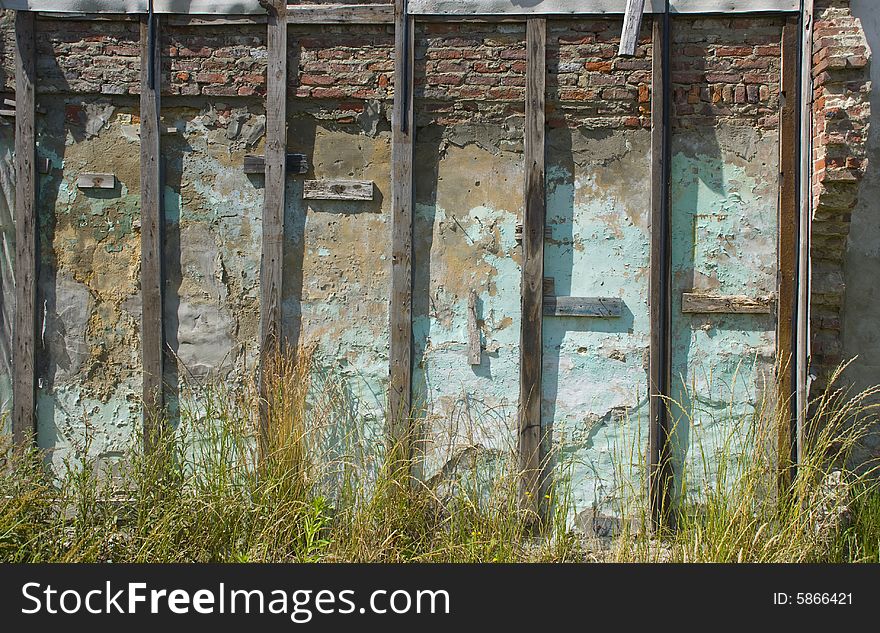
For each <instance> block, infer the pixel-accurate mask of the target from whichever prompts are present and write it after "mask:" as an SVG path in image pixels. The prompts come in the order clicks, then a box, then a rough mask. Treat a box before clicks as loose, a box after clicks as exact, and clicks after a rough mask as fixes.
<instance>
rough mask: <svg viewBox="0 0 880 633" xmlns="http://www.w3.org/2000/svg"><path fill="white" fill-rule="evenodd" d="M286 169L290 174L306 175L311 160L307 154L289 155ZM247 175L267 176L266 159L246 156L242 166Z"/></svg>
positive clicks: (253, 155)
mask: <svg viewBox="0 0 880 633" xmlns="http://www.w3.org/2000/svg"><path fill="white" fill-rule="evenodd" d="M285 165H286V169H287V173H288V174H294V175H295V174H300V175H301V174H305V173H306V172H308V171H309V160H308V157H307V156H306V155H305V154H290V153H289V154H287V160H286V163H285ZM242 167H243V169H244V173H246V174H265V173H266V157H265V156H258V155H256V154H245V157H244V162H243V164H242Z"/></svg>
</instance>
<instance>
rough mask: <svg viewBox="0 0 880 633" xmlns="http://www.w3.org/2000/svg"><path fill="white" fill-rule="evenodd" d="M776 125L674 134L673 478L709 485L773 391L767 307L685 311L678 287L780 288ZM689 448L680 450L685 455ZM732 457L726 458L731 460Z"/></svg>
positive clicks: (753, 292) (729, 291) (765, 291)
mask: <svg viewBox="0 0 880 633" xmlns="http://www.w3.org/2000/svg"><path fill="white" fill-rule="evenodd" d="M778 152H779V142H778V134H777V133H776V132H775V131H762V130H760V129H758V128H754V127H751V126H749V127H746V126H736V125H733V124H730V123H728V124H725V125H723V126H720V127H717V128H695V129H691V130H687V131H683V132H681V133H679V134H678V135H677V136H676V137H675V141H674V147H673V164H672V200H673V202H672V258H673V263H672V276H673V294H672V314H673V326H672V331H673V340H672V376H673V392H672V394H671V395H672V399H673V401H674V404H673V406H672V413H673V424H674V425H675V437H676V440H677V442H676V443H677V449H678V451H679V454H678V457H677V459H676V461H677V462H678V463H679V468H678V475H679V477H680V476H681V474H682V473H683V472H684V470H683V469H682V468H684V469H686V471H687V474H688V481H689V484H690V486H691V487H690V491H695V490H699V489H700V487H701V486H702V485H703V484H707V483H708V484H712V483H714V482H715V477H716V475H717V473H718V468H719V455H721V454H727V455H729V456H730V457H731V459H732V460H733V459H735V455H736V454H737V453H739V452H741V451H743V450H747V449H748V448H749V447H748V446H747V441H748V440H749V431H750V430H751V428H752V423H753V421H754V416H755V414H756V413H759V412H760V411H761V410H762V407H764V406H767V411H771V410H772V409H771V408H770V406H769V402H767V401H766V399H765V398H766V397H772V386H773V384H774V383H773V376H774V363H775V326H776V320H775V317H774V315H772V314H714V315H706V314H702V315H701V314H684V313H682V311H681V296H682V293H683V292H690V291H691V290H692V289H693V290H696V291H697V292H705V293H708V294H718V295H745V296H749V297H756V298H757V297H766V296H769V295H772V294H774V292H775V287H776V269H777V264H776V232H777V231H776V226H777V207H778V195H779V191H778V184H777V181H776V179H775V178H772V177H768V174H776V173H777V172H778ZM685 452H686V455H685ZM731 465H732V464H731Z"/></svg>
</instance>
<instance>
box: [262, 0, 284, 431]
mask: <svg viewBox="0 0 880 633" xmlns="http://www.w3.org/2000/svg"><path fill="white" fill-rule="evenodd" d="M267 28H268V35H267V48H268V54H269V60H268V68H267V70H266V151H265V157H266V178H265V188H264V190H263V243H262V247H263V252H262V258H261V265H260V298H261V300H260V357H261V362H260V385H261V393H262V396H263V398H262V401H263V410H262V411H261V412H260V413H261V414H260V432H261V440H262V442H263V446H264V447H265V446H267V442H268V438H269V411H268V402H267V394H266V371H267V370H268V369H269V367H270V361H271V359H272V358H273V357H274V356H275V355H276V354H278V353H279V352H280V351H281V348H282V344H283V340H282V338H281V289H282V286H281V281H282V279H281V273H282V265H283V261H282V258H283V245H284V188H285V173H286V168H285V161H286V152H287V4H286V2H284V0H273V1H272V3H271V4H270V6H268V25H267Z"/></svg>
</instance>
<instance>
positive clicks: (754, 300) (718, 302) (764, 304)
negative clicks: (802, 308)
mask: <svg viewBox="0 0 880 633" xmlns="http://www.w3.org/2000/svg"><path fill="white" fill-rule="evenodd" d="M774 303H775V299H774V297H772V296H768V297H749V296H746V295H713V294H706V293H701V292H684V293H682V295H681V311H682V312H684V313H693V314H772V313H773V306H774Z"/></svg>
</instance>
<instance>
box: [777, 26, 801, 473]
mask: <svg viewBox="0 0 880 633" xmlns="http://www.w3.org/2000/svg"><path fill="white" fill-rule="evenodd" d="M799 37H800V28H799V26H798V20H797V19H796V18H789V19H788V20H786V22H785V24H784V25H783V27H782V88H781V94H780V97H781V99H780V101H781V111H780V113H779V170H780V174H779V217H778V221H777V226H778V230H779V238H778V242H777V244H778V247H777V249H778V250H777V268H778V270H777V287H776V297H777V301H776V362H777V389H776V397H777V407H778V412H779V413H778V416H777V419H778V420H779V421H780V428H779V460H780V469H779V471H780V482H779V484H780V486H781V488H782V489H786V490H787V489H788V487H789V485H790V484H791V480H792V477H793V476H794V469H795V465H796V461H797V447H796V425H797V415H796V412H795V410H794V406H795V403H796V400H795V393H796V390H795V383H794V381H795V375H796V373H795V367H794V345H795V339H796V334H797V332H796V328H795V316H796V315H795V310H796V306H797V300H798V297H797V262H798V247H797V241H798V232H799V230H800V226H799V223H798V186H797V180H798V176H799V173H800V165H799V164H798V145H797V144H798V140H799V139H800V129H799V126H798V116H799V113H800V107H799V105H798V101H799V97H800V93H801V86H800V82H799V80H798V60H799V59H800V55H801V51H800V39H799ZM786 466H787V467H786Z"/></svg>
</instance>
